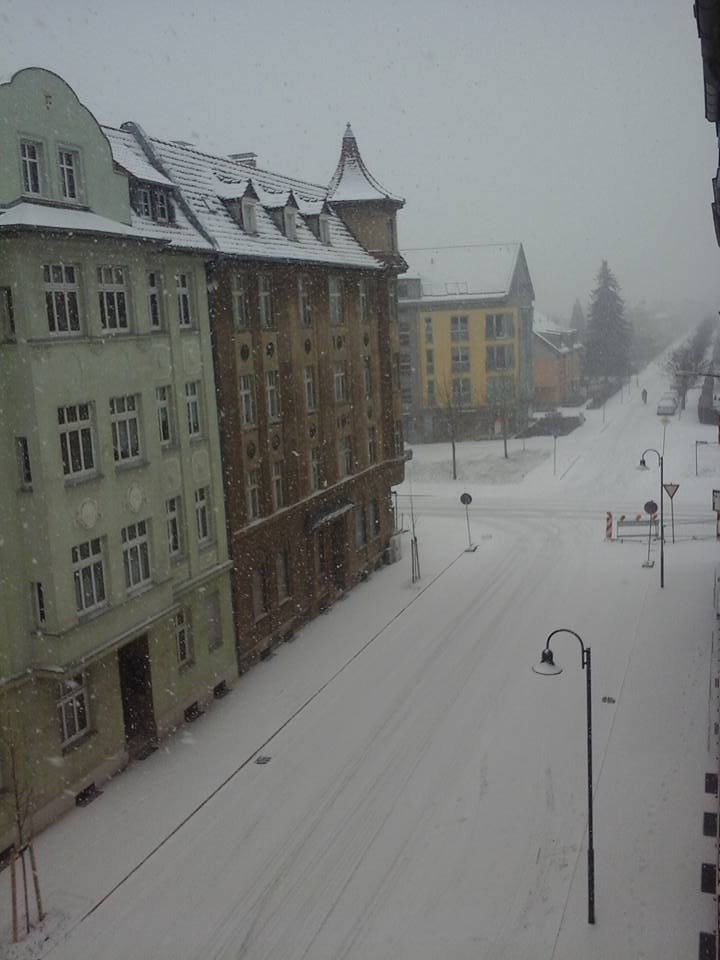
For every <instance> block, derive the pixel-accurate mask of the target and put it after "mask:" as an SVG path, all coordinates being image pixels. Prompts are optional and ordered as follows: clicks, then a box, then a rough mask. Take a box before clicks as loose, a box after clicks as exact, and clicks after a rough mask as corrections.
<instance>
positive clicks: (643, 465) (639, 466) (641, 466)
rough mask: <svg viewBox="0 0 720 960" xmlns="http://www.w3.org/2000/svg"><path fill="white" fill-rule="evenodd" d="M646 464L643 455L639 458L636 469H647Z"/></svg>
mask: <svg viewBox="0 0 720 960" xmlns="http://www.w3.org/2000/svg"><path fill="white" fill-rule="evenodd" d="M647 469H648V465H647V464H646V463H645V457H641V458H640V463H639V464H638V470H647Z"/></svg>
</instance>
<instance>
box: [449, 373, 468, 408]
mask: <svg viewBox="0 0 720 960" xmlns="http://www.w3.org/2000/svg"><path fill="white" fill-rule="evenodd" d="M452 397H453V402H454V403H457V404H461V405H463V404H464V405H467V404H469V403H470V402H471V401H472V381H471V380H470V377H453V382H452Z"/></svg>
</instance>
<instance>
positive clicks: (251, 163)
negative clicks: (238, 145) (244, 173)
mask: <svg viewBox="0 0 720 960" xmlns="http://www.w3.org/2000/svg"><path fill="white" fill-rule="evenodd" d="M228 157H229V158H230V160H237V162H238V163H244V164H245V166H246V167H252V168H253V170H254V169H255V168H256V167H257V154H256V153H253V152H252V151H251V150H249V151H248V152H247V153H229V154H228Z"/></svg>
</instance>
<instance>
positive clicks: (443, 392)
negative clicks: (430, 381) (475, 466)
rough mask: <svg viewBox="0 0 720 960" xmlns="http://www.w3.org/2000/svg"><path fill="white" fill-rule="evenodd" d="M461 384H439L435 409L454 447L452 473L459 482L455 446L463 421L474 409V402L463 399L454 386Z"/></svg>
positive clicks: (454, 382)
mask: <svg viewBox="0 0 720 960" xmlns="http://www.w3.org/2000/svg"><path fill="white" fill-rule="evenodd" d="M456 383H460V381H459V380H452V381H450V382H448V381H447V380H440V381H438V382H437V385H436V390H435V409H436V410H437V412H438V415H439V416H440V419H441V420H442V422H443V424H444V425H445V428H446V431H447V435H448V439H449V440H450V445H451V447H452V471H453V480H457V457H456V450H455V444H456V443H457V441H458V440H459V439H460V434H461V432H462V421H463V418H464V417H465V415H466V414H467V413H468V412H469V411H470V410H471V409H472V402H470V403H468V401H467V400H466V399H465V398H464V397H463V395H462V394H461V392H460V389H459V388H458V387H455V386H454V384H456Z"/></svg>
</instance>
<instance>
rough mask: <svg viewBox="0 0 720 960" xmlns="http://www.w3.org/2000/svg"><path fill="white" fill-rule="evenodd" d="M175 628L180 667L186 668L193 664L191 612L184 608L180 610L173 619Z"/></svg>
mask: <svg viewBox="0 0 720 960" xmlns="http://www.w3.org/2000/svg"><path fill="white" fill-rule="evenodd" d="M173 621H174V626H175V652H176V653H177V662H178V666H180V667H184V666H185V665H186V664H190V663H192V659H193V656H192V652H193V645H192V622H191V619H190V611H189V610H188V609H187V608H186V607H183V608H182V609H181V610H178V611H177V613H176V614H175V616H174V617H173Z"/></svg>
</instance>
